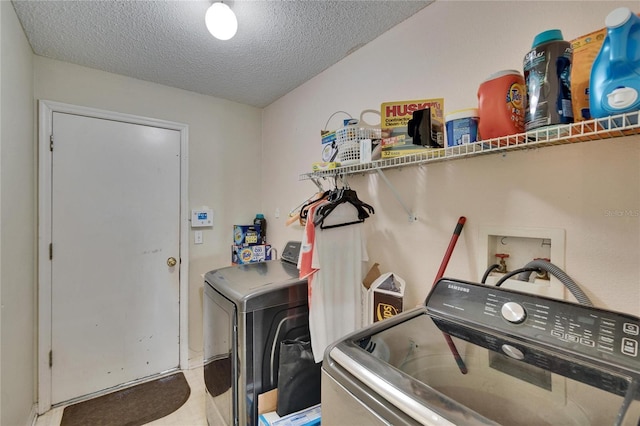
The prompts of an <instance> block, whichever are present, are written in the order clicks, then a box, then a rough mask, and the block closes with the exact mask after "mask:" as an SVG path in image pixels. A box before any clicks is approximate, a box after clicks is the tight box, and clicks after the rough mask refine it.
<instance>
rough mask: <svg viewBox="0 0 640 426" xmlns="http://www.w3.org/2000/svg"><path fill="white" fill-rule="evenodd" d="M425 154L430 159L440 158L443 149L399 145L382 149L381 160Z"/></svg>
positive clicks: (443, 152)
mask: <svg viewBox="0 0 640 426" xmlns="http://www.w3.org/2000/svg"><path fill="white" fill-rule="evenodd" d="M412 154H425V155H427V156H430V157H442V156H443V155H444V154H445V151H444V148H427V147H424V146H417V145H400V146H395V145H394V146H391V147H389V148H382V154H381V156H382V158H396V157H404V156H405V155H412Z"/></svg>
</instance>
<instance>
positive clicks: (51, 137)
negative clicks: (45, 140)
mask: <svg viewBox="0 0 640 426" xmlns="http://www.w3.org/2000/svg"><path fill="white" fill-rule="evenodd" d="M49 151H53V134H51V135H50V136H49Z"/></svg>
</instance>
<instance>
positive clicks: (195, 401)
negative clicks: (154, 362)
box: [35, 360, 207, 426]
mask: <svg viewBox="0 0 640 426" xmlns="http://www.w3.org/2000/svg"><path fill="white" fill-rule="evenodd" d="M190 361H191V360H190ZM189 365H191V366H193V368H190V369H189V370H183V373H184V376H185V378H186V379H187V382H188V383H189V387H191V395H190V396H189V399H188V400H187V402H186V403H185V404H184V405H183V406H182V407H180V408H179V409H178V410H176V411H174V412H173V413H171V414H169V415H168V416H166V417H163V418H161V419H158V420H155V421H153V422H151V423H147V425H150V426H207V416H206V412H205V392H204V378H203V371H202V361H200V362H199V363H198V362H196V363H193V362H190V363H189ZM63 410H64V407H56V408H54V409H52V410H50V411H47V412H46V413H45V414H43V415H42V416H39V417H38V418H37V420H36V423H35V426H60V421H61V420H62V411H63Z"/></svg>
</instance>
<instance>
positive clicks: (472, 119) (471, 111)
mask: <svg viewBox="0 0 640 426" xmlns="http://www.w3.org/2000/svg"><path fill="white" fill-rule="evenodd" d="M445 122H446V128H447V146H448V147H452V146H457V145H463V144H467V143H473V142H476V141H477V140H478V108H467V109H461V110H457V111H452V112H450V113H449V114H447V115H445Z"/></svg>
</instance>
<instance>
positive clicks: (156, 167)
mask: <svg viewBox="0 0 640 426" xmlns="http://www.w3.org/2000/svg"><path fill="white" fill-rule="evenodd" d="M52 129H53V151H52V155H51V158H52V164H51V243H52V256H51V262H50V265H51V351H52V353H51V361H52V362H51V404H56V403H59V402H62V401H67V400H69V399H72V398H76V397H80V396H83V395H86V394H90V393H93V392H97V391H101V390H104V389H107V388H111V387H114V386H117V385H120V384H123V383H127V382H130V381H134V380H136V379H140V378H143V377H147V376H151V375H154V374H157V373H160V372H163V371H166V370H170V369H173V368H176V367H178V366H179V316H180V315H179V294H180V292H179V267H180V263H179V259H180V188H181V186H180V176H181V174H180V164H181V161H180V155H181V151H180V143H181V142H180V141H181V139H180V132H179V131H177V130H170V129H164V128H158V127H152V126H147V125H140V124H132V123H127V122H121V121H114V120H106V119H100V118H93V117H87V116H81V115H75V114H69V113H60V112H53V117H52ZM173 259H175V260H176V262H177V263H176V265H175V266H170V264H171V263H173Z"/></svg>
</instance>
